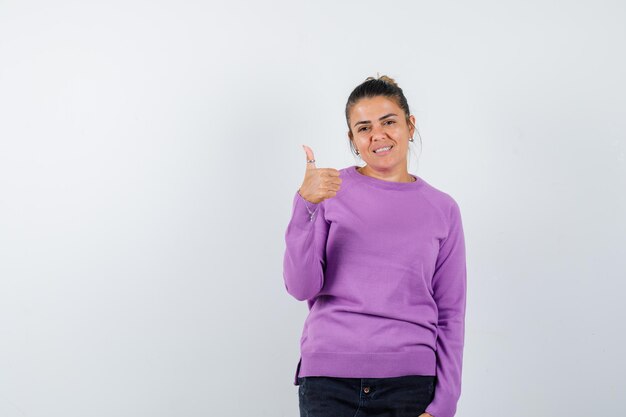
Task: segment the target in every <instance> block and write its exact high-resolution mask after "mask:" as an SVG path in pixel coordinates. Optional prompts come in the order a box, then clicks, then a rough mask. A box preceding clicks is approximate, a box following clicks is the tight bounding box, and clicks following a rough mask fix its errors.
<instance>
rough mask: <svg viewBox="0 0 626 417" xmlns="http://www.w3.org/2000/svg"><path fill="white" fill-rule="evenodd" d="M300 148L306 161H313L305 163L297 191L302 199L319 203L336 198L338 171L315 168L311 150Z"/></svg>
mask: <svg viewBox="0 0 626 417" xmlns="http://www.w3.org/2000/svg"><path fill="white" fill-rule="evenodd" d="M302 147H303V148H304V152H306V159H307V161H313V162H307V164H306V171H305V173H304V181H302V185H301V186H300V189H299V190H298V191H299V192H300V195H301V196H302V198H304V199H305V200H307V201H309V202H311V203H320V202H322V201H324V200H326V199H328V198H331V197H334V196H336V195H337V191H339V186H340V184H341V178H339V171H338V170H336V169H334V168H316V167H315V157H314V156H313V150H312V149H311V148H309V147H308V146H305V145H302Z"/></svg>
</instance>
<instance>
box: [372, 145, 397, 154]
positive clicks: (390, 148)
mask: <svg viewBox="0 0 626 417" xmlns="http://www.w3.org/2000/svg"><path fill="white" fill-rule="evenodd" d="M387 147H389V149H388V150H386V151H383V152H389V151H390V150H392V149H393V145H385V146H379V147H378V148H376V149H374V150H372V152H374V153H376V151H377V150H378V149H382V148H387Z"/></svg>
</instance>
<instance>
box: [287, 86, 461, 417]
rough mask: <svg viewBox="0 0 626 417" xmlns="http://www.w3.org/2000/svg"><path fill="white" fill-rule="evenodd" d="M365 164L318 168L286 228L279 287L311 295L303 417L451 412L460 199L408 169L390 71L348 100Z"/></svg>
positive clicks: (455, 384)
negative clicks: (281, 277)
mask: <svg viewBox="0 0 626 417" xmlns="http://www.w3.org/2000/svg"><path fill="white" fill-rule="evenodd" d="M346 121H347V123H348V139H349V141H350V146H351V148H352V149H353V151H354V152H355V153H356V155H358V157H360V158H362V159H363V162H365V164H366V165H365V166H363V167H357V166H349V167H346V168H343V169H340V170H336V169H332V168H317V167H316V166H315V159H314V156H313V152H312V150H311V149H310V148H305V152H306V155H307V167H306V174H305V177H304V181H303V182H302V185H301V186H300V188H299V190H298V191H297V192H296V194H295V196H294V200H293V211H292V217H291V220H290V222H289V225H288V226H287V231H286V234H285V241H286V250H285V257H284V270H283V273H284V274H283V275H284V282H285V287H286V289H287V291H288V292H289V294H291V295H292V296H293V297H295V298H296V299H298V300H307V304H308V307H309V315H308V316H307V318H306V321H305V323H304V330H303V333H302V338H301V340H300V344H301V357H300V361H299V363H298V366H297V369H296V375H295V381H294V384H295V385H299V401H300V403H299V406H300V414H301V417H365V416H377V417H391V416H393V417H409V416H410V417H430V416H434V417H453V416H454V414H455V412H456V406H457V401H458V399H459V397H460V394H461V367H462V358H463V344H464V332H465V327H464V323H465V304H466V262H465V243H464V235H463V227H462V223H461V215H460V211H459V206H458V205H457V203H456V201H455V200H454V199H453V198H452V197H451V196H450V195H448V194H446V193H445V192H443V191H439V190H438V189H436V188H434V187H433V186H431V185H430V184H428V183H427V182H426V181H424V180H423V179H422V178H420V177H418V176H415V175H412V174H409V173H408V171H407V154H408V149H409V144H410V143H411V142H413V134H414V132H415V130H416V128H415V117H414V116H412V115H411V114H410V112H409V106H408V104H407V101H406V98H405V97H404V94H403V92H402V89H401V88H400V87H398V85H397V84H396V83H395V81H394V80H393V79H391V78H389V77H386V76H382V77H380V78H378V79H375V78H373V77H369V78H367V79H366V81H365V82H363V83H362V84H361V85H359V86H357V87H356V88H355V89H354V91H353V92H352V93H351V94H350V97H349V98H348V102H347V105H346Z"/></svg>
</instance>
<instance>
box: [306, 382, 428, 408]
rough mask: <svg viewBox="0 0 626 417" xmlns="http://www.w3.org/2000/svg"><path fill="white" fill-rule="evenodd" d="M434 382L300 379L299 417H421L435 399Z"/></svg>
mask: <svg viewBox="0 0 626 417" xmlns="http://www.w3.org/2000/svg"><path fill="white" fill-rule="evenodd" d="M435 379H436V377H435V376H430V375H407V376H400V377H394V378H336V377H326V376H307V377H299V378H298V383H299V388H298V395H299V398H300V417H419V415H420V414H422V413H424V412H425V410H426V407H427V406H428V404H430V402H431V401H432V400H433V397H434V396H435Z"/></svg>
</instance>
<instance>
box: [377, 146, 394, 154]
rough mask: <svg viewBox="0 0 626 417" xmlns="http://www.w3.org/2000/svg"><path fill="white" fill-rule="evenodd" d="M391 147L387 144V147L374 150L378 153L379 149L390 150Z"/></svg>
mask: <svg viewBox="0 0 626 417" xmlns="http://www.w3.org/2000/svg"><path fill="white" fill-rule="evenodd" d="M389 149H391V146H387V147H385V148H378V149H376V150H375V151H374V152H375V153H376V152H378V151H387V150H389Z"/></svg>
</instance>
